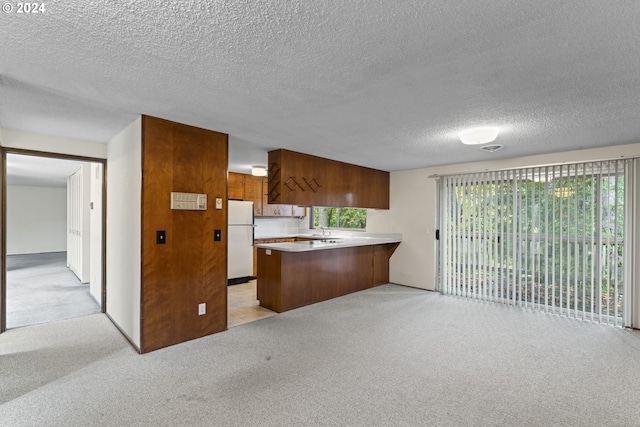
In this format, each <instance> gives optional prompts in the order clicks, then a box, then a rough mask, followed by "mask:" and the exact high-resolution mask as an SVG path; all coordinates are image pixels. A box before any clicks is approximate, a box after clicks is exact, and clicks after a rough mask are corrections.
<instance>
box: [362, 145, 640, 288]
mask: <svg viewBox="0 0 640 427" xmlns="http://www.w3.org/2000/svg"><path fill="white" fill-rule="evenodd" d="M631 157H640V143H636V144H628V145H619V146H614V147H604V148H595V149H588V150H579V151H567V152H562V153H553V154H545V155H537V156H527V157H518V158H514V159H507V160H497V161H484V162H475V163H466V164H455V165H447V166H439V167H432V168H425V169H414V170H407V171H398V172H392V173H391V188H390V191H391V194H390V195H391V200H390V209H389V210H388V211H381V210H380V211H377V210H370V211H369V212H368V214H367V231H371V232H378V233H382V232H386V233H402V243H401V244H400V246H399V247H398V249H397V250H396V252H395V253H394V254H393V256H392V257H391V262H390V275H389V276H390V277H389V279H390V281H391V282H393V283H398V284H402V285H406V286H413V287H416V288H423V289H430V290H433V289H435V285H436V283H435V272H436V256H437V243H436V240H435V237H434V233H435V229H436V228H437V227H438V226H437V218H438V216H437V209H438V207H437V206H438V200H437V194H438V192H437V182H436V179H434V178H433V177H432V176H433V175H438V174H439V175H448V174H460V173H468V172H483V171H488V170H499V169H510V168H519V167H526V166H539V165H547V164H558V163H572V162H582V161H595V160H606V159H615V158H631Z"/></svg>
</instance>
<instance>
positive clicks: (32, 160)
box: [7, 153, 82, 188]
mask: <svg viewBox="0 0 640 427" xmlns="http://www.w3.org/2000/svg"><path fill="white" fill-rule="evenodd" d="M81 166H82V162H80V161H77V160H66V159H53V158H48V157H39V156H25V155H22V154H11V153H9V154H7V184H8V185H31V186H37V187H64V188H66V187H67V177H69V176H71V175H73V173H74V172H76V171H77V170H78V169H80V167H81Z"/></svg>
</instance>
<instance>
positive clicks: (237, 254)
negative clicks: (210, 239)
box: [227, 200, 254, 285]
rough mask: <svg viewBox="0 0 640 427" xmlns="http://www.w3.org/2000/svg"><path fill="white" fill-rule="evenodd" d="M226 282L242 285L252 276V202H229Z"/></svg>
mask: <svg viewBox="0 0 640 427" xmlns="http://www.w3.org/2000/svg"><path fill="white" fill-rule="evenodd" d="M228 209H229V212H228V213H229V217H228V227H227V242H228V246H227V279H228V280H227V282H228V284H230V285H233V284H236V283H244V282H248V281H249V280H251V278H252V276H253V228H254V224H253V202H241V201H238V200H229V202H228Z"/></svg>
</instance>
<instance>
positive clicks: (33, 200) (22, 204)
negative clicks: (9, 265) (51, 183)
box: [7, 185, 67, 255]
mask: <svg viewBox="0 0 640 427" xmlns="http://www.w3.org/2000/svg"><path fill="white" fill-rule="evenodd" d="M66 250H67V189H66V188H59V187H32V186H23V185H8V186H7V255H16V254H33V253H41V252H64V251H66Z"/></svg>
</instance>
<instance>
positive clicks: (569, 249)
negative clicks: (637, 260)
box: [440, 160, 633, 326]
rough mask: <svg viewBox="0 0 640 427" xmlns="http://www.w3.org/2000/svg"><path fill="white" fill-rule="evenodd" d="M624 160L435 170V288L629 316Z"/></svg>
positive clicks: (581, 313) (578, 312) (572, 312)
mask: <svg viewBox="0 0 640 427" xmlns="http://www.w3.org/2000/svg"><path fill="white" fill-rule="evenodd" d="M629 162H632V161H631V160H615V161H606V162H592V163H585V164H572V165H558V166H548V167H535V168H527V169H519V170H508V171H496V172H487V173H478V174H468V175H459V176H449V177H443V178H441V184H440V185H441V188H440V190H441V197H442V198H441V201H442V202H441V254H440V259H441V265H440V272H441V274H440V277H441V281H440V290H441V291H442V292H443V293H445V294H452V295H461V296H466V297H469V298H477V299H483V300H488V301H497V302H502V303H506V304H513V305H517V306H522V307H528V308H534V309H539V310H543V311H546V312H550V313H556V314H560V315H564V316H570V317H577V318H581V319H588V320H593V321H598V322H602V323H608V324H614V325H619V326H626V325H628V323H629V322H630V319H628V317H630V316H629V310H625V308H626V307H625V305H626V304H630V299H629V298H627V294H626V293H625V277H628V276H627V274H628V269H631V268H632V267H633V266H632V265H630V264H632V263H631V262H625V259H626V253H625V250H626V249H625V248H626V246H625V236H626V235H627V234H628V233H625V225H626V221H625V217H626V215H625V212H626V209H625V206H626V204H628V203H630V198H631V197H632V195H631V194H630V193H631V192H630V191H625V176H626V172H625V171H626V170H627V169H629V166H628V163H629ZM627 264H629V265H627ZM628 300H629V301H628ZM625 313H626V315H625Z"/></svg>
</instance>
